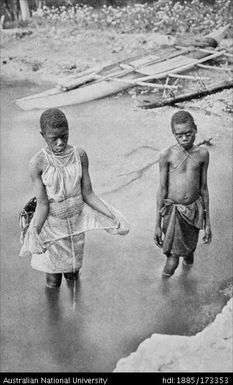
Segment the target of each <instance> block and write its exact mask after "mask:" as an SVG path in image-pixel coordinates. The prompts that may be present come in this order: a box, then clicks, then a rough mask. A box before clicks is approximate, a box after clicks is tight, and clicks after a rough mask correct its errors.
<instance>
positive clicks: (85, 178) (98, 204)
mask: <svg viewBox="0 0 233 385" xmlns="http://www.w3.org/2000/svg"><path fill="white" fill-rule="evenodd" d="M79 155H80V158H81V164H82V180H81V189H82V197H83V200H84V202H86V203H87V204H88V205H89V206H91V207H92V208H93V209H95V210H97V211H99V212H101V213H102V214H104V215H106V216H107V217H109V218H110V219H112V220H113V221H114V222H115V224H116V225H117V227H119V226H120V223H119V222H118V220H117V219H116V217H115V216H114V215H113V214H112V213H111V211H110V210H109V209H108V208H107V207H106V206H105V205H104V203H103V202H102V201H101V199H99V198H98V197H97V195H96V194H95V193H94V191H93V189H92V184H91V178H90V175H89V161H88V157H87V154H86V152H85V151H84V150H80V151H79Z"/></svg>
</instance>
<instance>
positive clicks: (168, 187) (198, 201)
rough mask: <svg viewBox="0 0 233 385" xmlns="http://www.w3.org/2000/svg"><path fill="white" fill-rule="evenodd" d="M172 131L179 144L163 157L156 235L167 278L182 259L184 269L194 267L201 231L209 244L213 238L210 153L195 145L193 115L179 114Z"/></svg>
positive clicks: (184, 112)
mask: <svg viewBox="0 0 233 385" xmlns="http://www.w3.org/2000/svg"><path fill="white" fill-rule="evenodd" d="M171 127H172V132H173V135H174V136H175V138H176V141H177V144H175V145H174V146H171V147H170V148H168V149H166V150H164V151H163V152H162V153H161V155H160V162H159V167H160V186H159V190H158V193H157V211H156V224H155V233H154V241H155V244H156V245H157V246H158V247H160V248H163V252H164V254H165V255H166V256H167V260H166V264H165V266H164V269H163V273H162V275H163V277H167V278H169V277H170V276H171V275H173V274H174V272H175V270H176V268H177V266H178V264H179V258H180V257H183V264H184V266H187V267H190V266H192V265H193V262H194V251H195V249H196V246H197V242H198V235H199V230H200V229H204V237H203V240H204V243H206V244H209V243H210V242H211V238H212V234H211V225H210V216H209V192H208V185H207V170H208V164H209V152H208V151H207V150H206V149H204V148H201V147H198V146H195V145H194V141H195V137H196V132H197V127H196V124H195V122H194V119H193V117H192V115H191V114H190V113H189V112H187V111H179V112H177V113H175V114H174V115H173V116H172V119H171ZM163 234H164V237H163Z"/></svg>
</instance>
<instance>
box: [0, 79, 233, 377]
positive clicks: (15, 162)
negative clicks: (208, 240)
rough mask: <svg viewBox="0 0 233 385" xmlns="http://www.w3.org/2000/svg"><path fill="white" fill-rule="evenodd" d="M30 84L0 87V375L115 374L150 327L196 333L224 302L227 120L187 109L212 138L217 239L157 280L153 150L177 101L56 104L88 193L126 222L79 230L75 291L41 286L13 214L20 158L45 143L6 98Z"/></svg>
mask: <svg viewBox="0 0 233 385" xmlns="http://www.w3.org/2000/svg"><path fill="white" fill-rule="evenodd" d="M38 91H39V87H38V86H36V85H34V84H26V83H21V82H15V83H9V82H8V83H4V84H3V92H2V101H1V103H2V106H1V112H2V114H1V146H2V148H1V178H2V181H1V197H2V201H1V218H2V226H1V229H2V245H1V256H2V260H1V274H2V277H1V293H2V298H1V326H2V344H1V345H2V357H1V371H13V372H14V371H19V372H20V371H28V372H30V371H35V372H46V371H50V372H111V371H112V370H113V369H114V367H115V366H116V363H117V361H118V360H119V359H120V358H122V357H124V356H127V355H129V354H130V353H131V352H132V351H135V350H136V348H137V346H138V345H139V343H141V342H142V341H143V340H144V339H145V338H148V337H149V336H151V334H152V333H162V334H179V335H193V334H195V333H196V332H198V331H200V330H202V329H203V328H204V327H205V326H206V325H207V324H209V323H210V322H211V321H213V319H214V318H215V316H216V314H217V313H218V312H220V310H221V309H222V308H223V306H224V305H225V303H226V302H227V299H226V298H225V297H224V296H223V295H222V294H221V292H220V288H221V287H222V285H223V283H224V282H226V281H227V280H228V279H230V277H231V276H232V260H231V250H232V240H231V235H232V215H231V213H232V195H231V194H232V193H231V187H232V131H231V122H230V120H229V119H228V118H226V117H225V118H221V117H217V116H215V115H205V114H204V112H194V113H193V115H194V117H195V119H196V122H197V124H198V127H199V131H200V132H199V135H198V137H197V142H199V141H201V140H202V139H207V138H209V137H213V143H214V146H212V147H209V150H210V157H211V161H210V168H209V189H210V200H211V219H212V227H213V236H214V238H213V243H212V244H211V245H210V246H209V247H207V246H205V245H203V244H202V243H201V242H200V243H199V246H198V249H197V253H196V260H195V265H194V267H193V269H192V271H191V272H190V273H188V274H187V273H186V272H185V271H183V270H182V266H181V264H180V266H179V268H178V270H177V273H176V275H175V276H174V277H172V278H171V279H170V280H169V281H165V282H164V281H162V280H161V271H162V268H163V265H164V257H163V255H162V252H161V251H160V250H159V249H157V248H156V247H155V246H154V245H153V239H152V237H153V227H154V212H155V196H156V191H157V188H158V164H157V161H158V156H159V151H160V150H161V149H163V148H165V147H167V146H169V145H171V144H172V143H173V141H174V139H173V137H172V135H171V132H170V128H169V121H170V117H171V115H172V114H173V113H174V111H175V109H174V108H166V109H160V110H153V111H144V110H140V109H138V108H137V107H136V106H135V103H134V101H133V99H131V98H129V97H120V98H119V97H115V98H110V99H105V100H101V101H98V102H93V103H90V104H86V105H82V106H71V107H66V108H63V109H62V110H63V111H64V112H65V113H66V114H67V117H68V120H69V123H70V131H71V132H70V143H71V144H77V145H79V146H80V147H83V148H84V149H85V150H86V151H87V153H88V155H89V160H90V174H91V178H92V183H93V187H94V190H95V192H96V193H97V194H98V195H100V196H102V197H103V198H104V199H105V200H107V201H108V202H109V203H111V204H112V205H114V206H115V207H116V208H118V209H119V210H121V211H122V212H123V213H124V214H125V216H126V217H127V218H128V219H129V221H130V222H131V232H130V234H129V235H128V236H126V237H118V236H117V237H113V236H110V235H108V234H107V233H105V232H98V233H97V232H93V233H91V234H88V235H87V242H86V247H85V259H84V264H83V268H82V271H81V274H80V281H79V282H78V284H77V287H76V294H75V298H74V297H73V289H72V288H69V287H67V285H66V282H63V283H62V287H61V288H60V290H58V291H49V290H46V289H45V287H44V275H43V273H39V272H37V271H34V270H32V269H31V267H30V261H29V260H26V259H20V258H19V257H18V252H19V248H20V244H19V241H18V239H19V227H18V213H19V211H20V210H21V209H22V207H23V205H24V204H25V203H26V202H27V200H28V199H30V198H31V197H32V194H33V192H32V185H31V182H30V179H29V175H28V170H27V165H28V161H29V159H30V158H31V156H32V155H34V154H35V153H36V151H38V150H39V149H40V148H41V146H42V145H43V142H42V138H41V136H40V134H39V125H38V119H39V116H40V114H41V111H28V112H24V111H21V110H20V109H18V108H17V107H16V106H14V104H13V100H14V99H16V98H17V97H20V96H23V95H27V94H32V93H35V92H38ZM190 112H192V111H190ZM200 239H201V237H200ZM74 302H75V308H74V306H73V305H74Z"/></svg>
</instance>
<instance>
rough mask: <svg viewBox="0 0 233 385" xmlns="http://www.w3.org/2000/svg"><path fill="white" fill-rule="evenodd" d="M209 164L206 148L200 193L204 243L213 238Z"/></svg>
mask: <svg viewBox="0 0 233 385" xmlns="http://www.w3.org/2000/svg"><path fill="white" fill-rule="evenodd" d="M208 166H209V152H208V151H207V150H206V152H205V156H204V161H203V163H202V169H201V185H200V193H201V197H202V200H203V204H204V210H205V215H204V237H203V240H204V243H210V242H211V239H212V232H211V225H210V213H209V190H208V184H207V171H208Z"/></svg>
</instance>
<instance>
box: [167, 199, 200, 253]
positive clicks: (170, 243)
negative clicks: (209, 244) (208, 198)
mask: <svg viewBox="0 0 233 385" xmlns="http://www.w3.org/2000/svg"><path fill="white" fill-rule="evenodd" d="M160 213H161V215H162V217H163V233H164V240H163V252H164V254H166V255H167V256H169V255H171V254H172V255H176V256H188V255H189V254H190V253H192V252H194V251H195V249H196V247H197V242H198V235H199V230H200V229H202V228H203V218H204V208H203V202H202V199H201V197H199V198H198V199H197V200H196V201H195V202H193V203H191V204H189V205H183V204H178V203H175V202H174V201H173V200H171V199H165V200H164V206H163V207H162V209H161V210H160Z"/></svg>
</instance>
